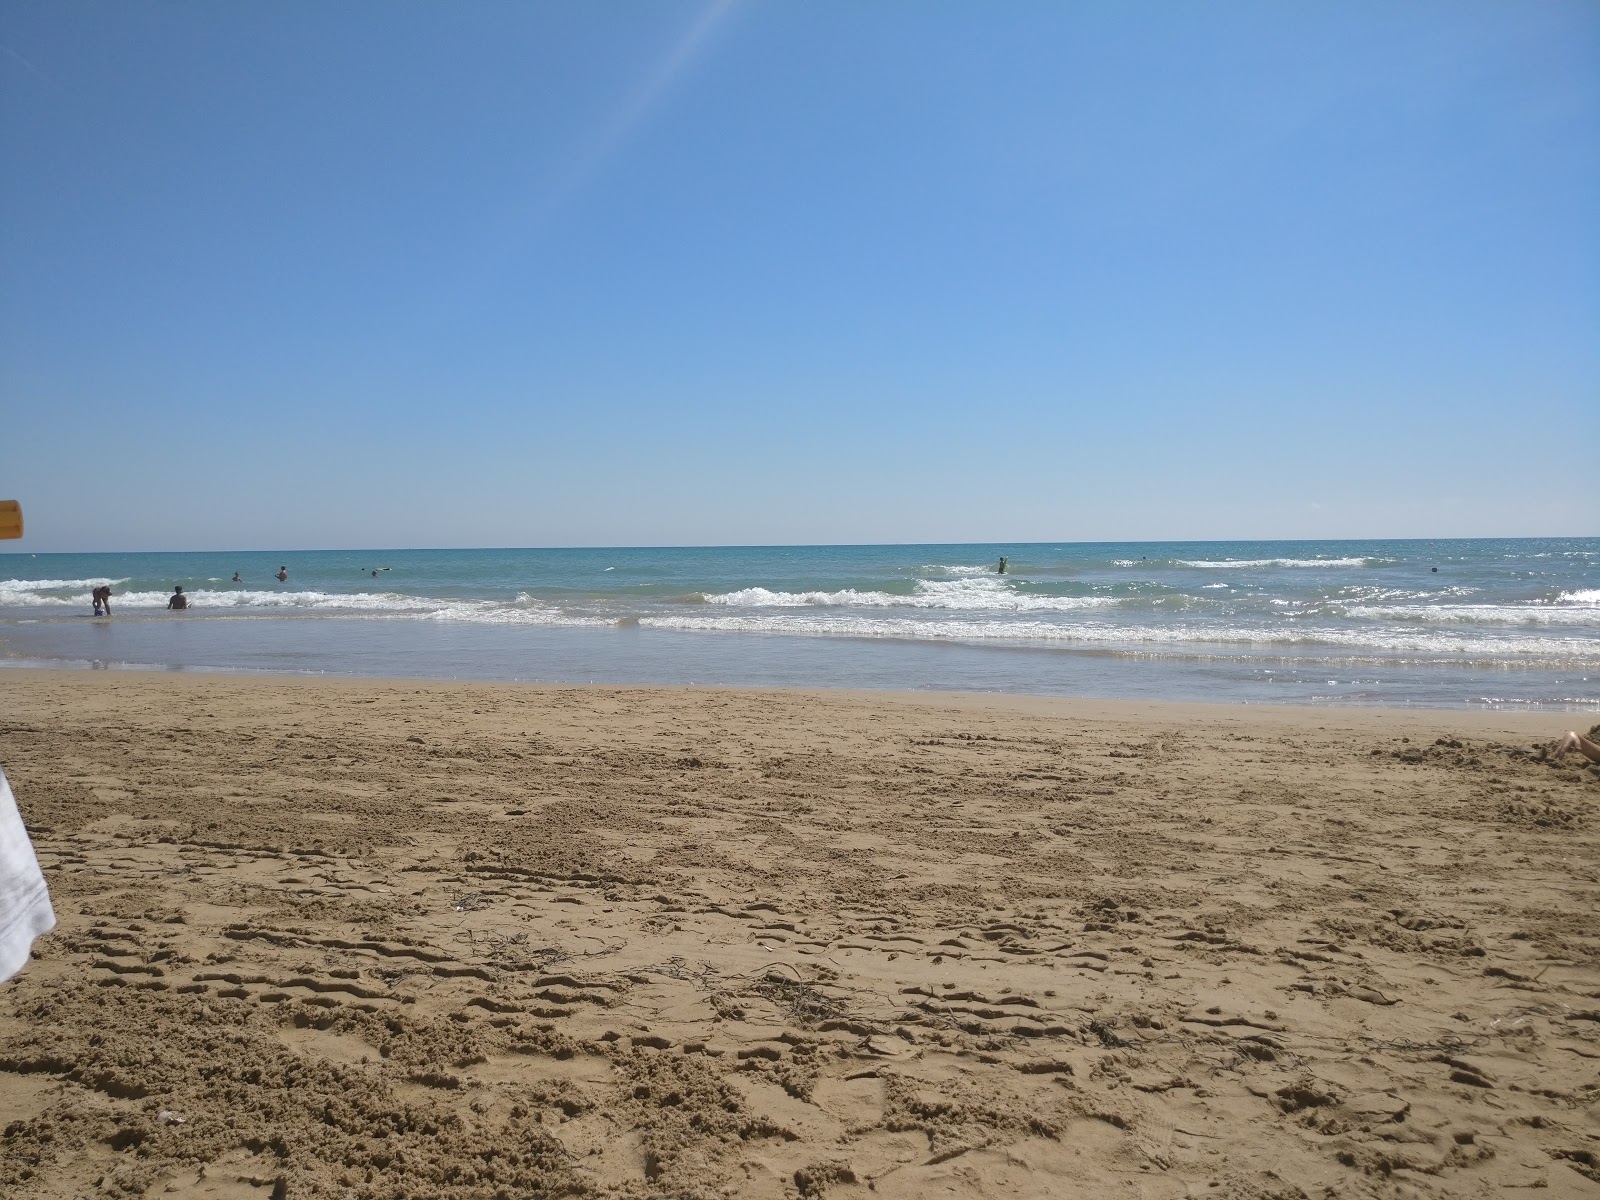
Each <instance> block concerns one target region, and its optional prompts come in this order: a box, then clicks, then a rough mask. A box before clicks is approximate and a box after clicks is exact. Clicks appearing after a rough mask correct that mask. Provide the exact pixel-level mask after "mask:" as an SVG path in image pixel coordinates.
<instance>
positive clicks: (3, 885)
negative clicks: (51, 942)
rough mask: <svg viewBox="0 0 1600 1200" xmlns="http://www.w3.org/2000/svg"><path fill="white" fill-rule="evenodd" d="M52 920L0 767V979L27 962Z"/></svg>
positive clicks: (47, 896)
mask: <svg viewBox="0 0 1600 1200" xmlns="http://www.w3.org/2000/svg"><path fill="white" fill-rule="evenodd" d="M55 924H56V914H55V911H54V910H53V909H51V907H50V893H49V891H47V890H46V888H45V886H44V875H43V874H41V873H40V871H39V860H38V859H36V858H35V857H34V856H33V843H32V842H30V841H29V840H28V831H27V830H26V829H25V828H24V827H23V824H22V814H21V813H19V812H18V811H17V801H16V798H15V797H14V796H12V794H11V785H10V784H9V783H7V782H6V773H5V772H4V771H0V981H4V980H7V979H10V978H11V977H12V976H13V975H15V974H16V973H17V972H18V971H20V970H22V968H23V967H24V966H26V965H27V962H28V951H29V950H31V949H32V948H33V939H34V938H36V937H39V936H40V935H41V934H46V933H49V932H50V931H51V930H52V929H54V928H55Z"/></svg>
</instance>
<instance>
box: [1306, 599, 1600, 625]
mask: <svg viewBox="0 0 1600 1200" xmlns="http://www.w3.org/2000/svg"><path fill="white" fill-rule="evenodd" d="M1336 611H1339V612H1341V613H1342V614H1343V615H1344V616H1347V617H1361V618H1364V619H1366V620H1374V621H1400V622H1416V623H1428V624H1450V625H1591V626H1592V625H1595V624H1596V623H1597V621H1596V614H1595V613H1594V611H1593V610H1592V609H1587V608H1579V607H1571V608H1563V607H1558V606H1557V605H1553V604H1393V605H1385V604H1355V605H1351V606H1350V607H1348V608H1343V609H1339V610H1336Z"/></svg>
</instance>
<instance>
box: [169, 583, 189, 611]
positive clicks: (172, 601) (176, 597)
mask: <svg viewBox="0 0 1600 1200" xmlns="http://www.w3.org/2000/svg"><path fill="white" fill-rule="evenodd" d="M167 607H168V608H169V609H171V610H172V611H173V612H182V611H183V610H184V609H186V608H188V607H189V597H187V596H185V595H184V594H183V584H181V583H180V584H179V585H178V586H177V587H175V588H173V589H172V595H170V596H168V597H167Z"/></svg>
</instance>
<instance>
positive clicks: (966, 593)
mask: <svg viewBox="0 0 1600 1200" xmlns="http://www.w3.org/2000/svg"><path fill="white" fill-rule="evenodd" d="M704 599H705V602H706V603H707V604H717V605H722V606H724V607H727V608H948V609H969V610H989V611H998V612H1074V611H1077V610H1080V609H1085V608H1103V607H1106V606H1109V605H1113V604H1118V603H1120V602H1121V601H1120V600H1119V599H1118V598H1116V597H1114V596H1039V595H1030V594H1027V593H1023V592H1016V591H1013V590H1012V589H1011V588H1010V587H1008V586H1007V585H1006V584H1005V583H1004V582H1003V581H1001V580H1000V579H999V578H998V577H997V576H971V577H967V578H962V579H944V580H940V579H919V580H918V581H917V584H916V588H915V590H913V591H912V592H910V593H909V594H896V593H893V592H879V591H869V592H864V591H859V590H857V589H855V588H845V589H843V590H841V591H837V592H775V591H772V590H770V589H768V588H764V587H753V588H741V589H739V590H738V591H735V592H722V593H719V594H716V595H710V596H705V597H704Z"/></svg>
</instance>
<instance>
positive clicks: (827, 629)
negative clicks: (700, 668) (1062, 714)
mask: <svg viewBox="0 0 1600 1200" xmlns="http://www.w3.org/2000/svg"><path fill="white" fill-rule="evenodd" d="M639 623H640V625H642V626H644V627H646V628H652V629H676V630H684V631H693V632H705V633H765V634H800V635H811V636H822V637H852V638H897V639H911V640H917V641H963V642H993V641H1011V642H1034V643H1045V644H1053V645H1090V646H1120V647H1133V648H1138V647H1146V648H1161V647H1172V648H1179V647H1195V648H1200V647H1206V646H1222V647H1235V648H1262V649H1272V648H1289V647H1316V646H1328V647H1338V648H1340V649H1342V650H1347V651H1354V652H1364V653H1367V654H1375V655H1381V656H1392V655H1395V654H1403V653H1420V654H1425V655H1428V656H1430V657H1434V656H1438V655H1443V654H1449V655H1459V656H1466V657H1469V658H1470V659H1471V660H1473V661H1486V660H1490V659H1503V660H1511V661H1517V660H1529V659H1538V660H1543V661H1546V662H1548V661H1550V660H1557V661H1560V662H1563V663H1570V664H1578V665H1583V666H1591V665H1592V666H1600V645H1597V644H1596V643H1595V642H1594V641H1592V640H1589V639H1584V638H1571V637H1551V636H1546V637H1530V636H1510V637H1484V636H1481V635H1462V634H1457V633H1453V632H1445V631H1440V630H1428V629H1398V630H1397V629H1374V630H1350V629H1335V628H1310V627H1304V626H1297V627H1285V628H1277V629H1268V628H1261V627H1254V626H1244V625H1238V626H1213V625H1209V624H1187V623H1185V624H1178V623H1174V624H1169V625H1142V626H1130V625H1123V624H1115V623H1110V622H1104V621H1077V622H1073V623H1072V624H1070V625H1067V624H1057V623H1055V622H1051V621H1037V620H1036V621H984V620H964V619H961V618H950V619H945V620H927V619H918V618H915V617H874V616H867V615H864V614H863V615H858V616H852V615H847V614H839V615H823V614H800V613H770V614H768V613H761V614H756V613H751V614H729V615H727V616H701V615H691V614H687V613H685V614H681V615H680V614H674V615H671V616H645V617H641V618H640V621H639Z"/></svg>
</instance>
